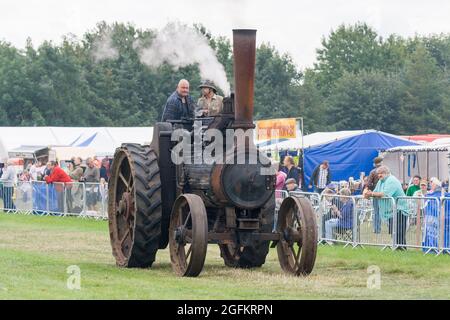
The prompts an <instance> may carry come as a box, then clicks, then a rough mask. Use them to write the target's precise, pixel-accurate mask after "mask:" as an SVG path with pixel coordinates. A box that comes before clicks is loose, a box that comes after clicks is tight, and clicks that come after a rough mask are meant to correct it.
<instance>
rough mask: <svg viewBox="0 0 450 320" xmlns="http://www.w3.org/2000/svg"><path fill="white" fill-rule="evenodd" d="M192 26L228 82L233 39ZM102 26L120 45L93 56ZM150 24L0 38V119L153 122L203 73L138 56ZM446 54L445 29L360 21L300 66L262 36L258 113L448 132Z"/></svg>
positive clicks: (449, 39) (317, 123)
mask: <svg viewBox="0 0 450 320" xmlns="http://www.w3.org/2000/svg"><path fill="white" fill-rule="evenodd" d="M195 28H197V29H198V30H199V31H200V32H201V33H203V34H204V35H205V36H206V37H207V38H208V40H209V44H210V46H211V47H212V48H213V49H214V50H215V51H216V54H217V57H218V60H219V61H220V62H221V63H222V64H223V65H224V67H225V70H226V73H227V76H228V79H229V80H230V82H231V85H232V86H233V83H232V82H233V59H232V46H231V42H230V39H228V38H226V37H215V36H213V35H212V34H211V33H210V32H208V31H207V30H206V29H205V28H204V27H203V26H201V25H195ZM106 30H111V35H112V42H113V44H114V47H115V48H117V50H118V53H119V54H118V56H117V58H114V59H105V60H102V61H96V59H95V58H94V57H93V54H92V52H93V48H94V46H95V42H96V40H97V39H99V38H101V37H102V35H103V34H104V33H105V31H106ZM156 33H157V31H155V30H150V29H147V30H143V29H139V28H136V27H135V26H133V25H131V24H122V23H114V24H110V25H108V24H106V23H104V22H101V23H99V24H98V25H97V26H96V28H94V29H93V30H90V31H88V32H86V33H85V35H84V36H83V37H82V38H81V39H77V38H75V37H71V36H65V37H64V38H63V40H62V42H61V43H59V44H55V43H53V42H49V41H48V42H44V43H42V44H41V45H39V46H38V47H37V48H35V47H34V46H33V44H32V40H31V39H29V40H28V41H27V43H26V46H25V48H24V49H18V48H15V47H14V46H12V45H11V44H9V43H7V42H0V125H3V126H151V125H153V124H154V123H155V122H156V121H158V120H159V119H160V117H161V113H162V109H163V106H164V103H165V101H166V99H167V97H168V95H170V93H172V92H173V91H174V89H175V87H176V84H177V82H178V80H179V79H181V78H186V79H189V80H190V82H191V88H192V94H193V96H194V97H197V96H198V91H197V90H196V88H197V86H198V85H199V84H200V80H201V79H200V76H199V70H198V66H197V65H195V64H193V65H190V66H187V67H183V68H179V69H178V70H174V69H173V68H172V67H171V66H170V65H167V64H163V65H161V66H160V67H158V68H156V69H151V68H148V67H147V66H145V65H144V64H142V63H141V61H140V59H139V56H138V52H137V51H136V49H135V47H134V43H135V42H136V40H141V41H145V42H147V43H150V42H151V41H152V39H153V38H154V37H155V35H156ZM297 41H300V40H297ZM299 45H301V43H300V42H299ZM449 64H450V36H449V35H445V34H442V35H432V36H426V37H425V36H415V37H412V38H402V37H399V36H397V35H391V36H389V37H388V38H382V37H381V36H379V35H378V34H377V33H376V31H374V30H373V29H372V28H371V27H370V26H368V25H366V24H364V23H358V24H354V25H348V26H347V25H341V26H339V27H338V28H337V29H336V30H333V31H331V33H330V34H329V35H327V36H326V37H324V38H323V39H322V43H321V47H320V48H318V49H317V55H316V63H315V64H314V65H313V66H311V67H310V68H306V69H304V70H300V69H299V68H298V67H297V66H296V65H295V64H294V62H293V60H292V57H291V56H290V55H289V54H283V53H280V52H279V51H278V50H277V49H276V48H275V47H273V46H272V45H270V44H268V43H263V44H261V45H259V46H258V48H257V53H256V83H255V119H266V118H277V117H298V116H302V117H304V123H305V129H306V131H307V132H315V131H333V130H351V129H377V130H383V131H387V132H392V133H397V134H414V133H435V132H448V131H450V130H449V129H450V83H449V82H450V71H449V69H448V66H449Z"/></svg>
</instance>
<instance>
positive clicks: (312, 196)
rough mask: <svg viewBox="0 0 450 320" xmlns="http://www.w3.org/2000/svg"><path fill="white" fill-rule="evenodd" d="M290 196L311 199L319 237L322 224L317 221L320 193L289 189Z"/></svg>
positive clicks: (319, 213)
mask: <svg viewBox="0 0 450 320" xmlns="http://www.w3.org/2000/svg"><path fill="white" fill-rule="evenodd" d="M289 195H290V196H293V197H305V198H307V199H309V201H311V205H312V207H313V209H314V212H315V214H316V219H317V229H318V230H317V231H318V234H319V238H320V237H321V234H322V226H321V224H320V223H319V222H320V221H321V217H320V215H321V211H320V210H321V208H320V207H321V198H320V194H318V193H316V192H303V191H291V192H289Z"/></svg>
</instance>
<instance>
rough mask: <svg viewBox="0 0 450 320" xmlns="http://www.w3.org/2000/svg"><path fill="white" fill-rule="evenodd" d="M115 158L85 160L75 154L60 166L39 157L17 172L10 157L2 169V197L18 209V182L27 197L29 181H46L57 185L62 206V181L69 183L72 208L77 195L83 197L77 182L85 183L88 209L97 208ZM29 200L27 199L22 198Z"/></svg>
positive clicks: (0, 180) (59, 204) (0, 174)
mask: <svg viewBox="0 0 450 320" xmlns="http://www.w3.org/2000/svg"><path fill="white" fill-rule="evenodd" d="M111 162H112V159H109V158H108V157H105V158H103V159H101V160H99V159H98V158H97V157H92V158H87V159H86V161H83V159H82V158H81V157H74V158H72V159H71V160H70V161H64V165H65V167H64V168H63V167H62V166H60V163H58V161H48V162H47V163H46V164H45V165H44V164H43V163H42V161H40V160H37V161H35V162H34V163H32V164H28V165H27V166H26V168H24V170H23V171H22V172H21V173H20V174H18V173H17V171H16V167H15V165H14V162H13V161H12V160H11V159H10V160H8V161H7V162H6V163H5V164H4V166H3V167H2V168H0V193H1V194H0V196H1V198H2V199H3V205H4V208H5V209H10V210H13V209H15V204H14V197H13V195H14V187H15V184H16V182H19V187H20V188H23V189H24V190H22V191H24V192H22V193H23V195H24V197H27V195H28V193H27V192H25V191H26V190H25V189H27V188H30V184H27V183H26V182H33V181H40V182H42V183H43V182H45V183H46V184H52V185H54V188H55V189H56V191H57V192H58V206H59V208H63V206H64V203H63V197H62V196H61V194H62V192H61V191H62V190H60V189H63V188H64V187H63V184H69V185H70V187H67V190H68V197H67V207H68V209H69V210H72V209H73V202H74V197H75V196H77V195H79V196H81V194H80V192H79V190H80V188H79V187H78V184H76V183H80V184H81V183H83V184H85V185H86V187H85V188H86V191H87V192H86V205H87V207H88V209H89V210H94V209H95V208H94V206H95V204H96V203H97V200H98V198H99V196H100V195H101V193H102V191H104V190H105V189H107V183H108V181H109V178H110V176H111V172H110V167H111ZM23 200H26V199H23Z"/></svg>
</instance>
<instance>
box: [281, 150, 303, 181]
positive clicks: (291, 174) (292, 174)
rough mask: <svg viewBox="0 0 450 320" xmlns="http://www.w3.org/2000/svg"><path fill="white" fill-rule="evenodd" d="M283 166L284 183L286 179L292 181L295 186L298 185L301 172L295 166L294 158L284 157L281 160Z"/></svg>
mask: <svg viewBox="0 0 450 320" xmlns="http://www.w3.org/2000/svg"><path fill="white" fill-rule="evenodd" d="M283 165H284V167H285V168H286V181H287V180H288V179H294V181H295V183H296V184H297V185H300V181H301V180H300V176H301V172H300V169H299V168H298V167H296V166H295V162H294V158H292V157H291V156H285V157H284V159H283Z"/></svg>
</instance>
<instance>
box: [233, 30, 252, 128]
mask: <svg viewBox="0 0 450 320" xmlns="http://www.w3.org/2000/svg"><path fill="white" fill-rule="evenodd" d="M233 54H234V88H235V89H234V90H235V111H234V117H235V122H234V126H233V127H234V128H242V129H249V128H254V127H255V126H254V125H253V96H254V82H255V54H256V30H249V29H235V30H233Z"/></svg>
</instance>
